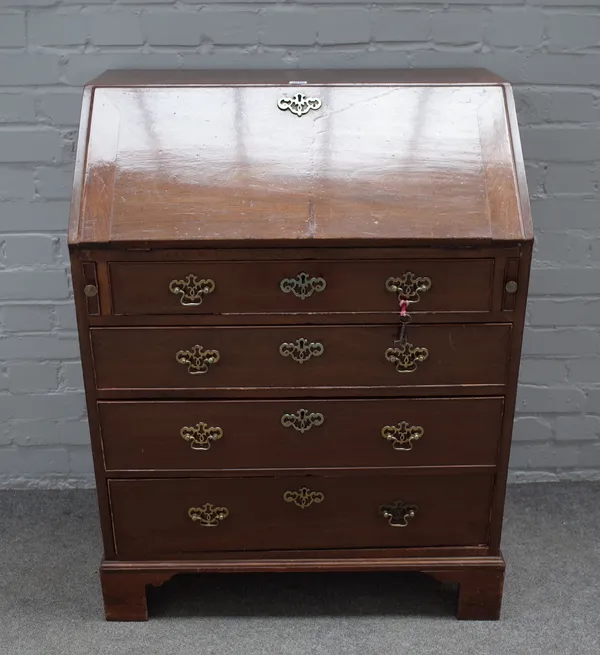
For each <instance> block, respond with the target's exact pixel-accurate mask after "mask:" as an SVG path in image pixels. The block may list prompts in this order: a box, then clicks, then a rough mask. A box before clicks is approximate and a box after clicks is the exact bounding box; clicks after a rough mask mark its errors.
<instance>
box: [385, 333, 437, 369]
mask: <svg viewBox="0 0 600 655" xmlns="http://www.w3.org/2000/svg"><path fill="white" fill-rule="evenodd" d="M428 357H429V351H428V350H427V348H419V347H418V346H413V345H412V343H409V342H408V341H405V342H404V343H402V344H400V345H399V346H398V347H396V348H388V349H387V350H386V351H385V358H386V359H387V361H388V362H391V363H392V364H395V365H396V370H397V371H398V373H414V372H415V371H416V370H417V365H418V364H420V363H421V362H424V361H425V360H426V359H427V358H428Z"/></svg>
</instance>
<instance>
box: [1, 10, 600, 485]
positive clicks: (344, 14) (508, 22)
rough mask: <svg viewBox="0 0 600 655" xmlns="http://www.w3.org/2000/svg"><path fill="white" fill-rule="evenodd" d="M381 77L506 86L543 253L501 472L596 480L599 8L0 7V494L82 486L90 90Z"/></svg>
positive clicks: (599, 417) (599, 422)
mask: <svg viewBox="0 0 600 655" xmlns="http://www.w3.org/2000/svg"><path fill="white" fill-rule="evenodd" d="M377 66H384V67H394V66H395V67H432V66H484V67H487V68H490V69H491V70H493V71H495V72H497V73H499V74H501V75H504V76H505V77H507V78H508V79H509V80H510V81H511V82H513V83H514V85H515V91H516V97H517V102H518V112H519V119H520V123H521V128H522V137H523V145H524V150H525V156H526V159H527V165H528V174H529V180H530V185H531V196H532V200H533V211H534V220H535V228H536V233H537V239H538V241H537V247H536V253H535V270H534V273H533V277H532V284H531V301H530V304H529V311H528V328H527V334H526V338H525V358H524V362H523V367H522V374H521V387H520V394H519V404H518V417H517V420H516V426H515V428H516V429H515V443H514V449H513V457H512V463H511V466H512V477H513V479H520V480H532V479H557V478H562V477H567V478H594V477H596V478H598V477H600V440H599V435H600V197H599V190H598V185H599V181H600V164H599V160H600V0H494V1H492V2H482V1H480V0H460V1H457V2H451V3H442V2H438V1H437V0H424V1H422V2H409V3H404V2H389V1H388V0H379V1H377V0H375V2H374V3H370V2H369V3H367V2H358V1H356V0H329V2H323V3H316V2H311V1H310V0H298V1H297V2H292V1H288V2H273V1H272V2H269V1H266V2H253V1H251V0H221V1H220V2H196V1H195V0H177V1H175V0H91V1H89V2H79V1H78V0H62V1H61V0H0V419H1V422H0V484H3V485H5V486H7V485H13V486H19V485H20V486H23V485H37V486H39V485H55V486H56V485H58V486H61V485H63V486H66V485H72V484H86V483H88V482H89V481H90V480H91V458H90V454H89V445H88V441H89V438H88V433H87V425H86V421H85V409H84V399H83V392H82V384H81V371H80V366H79V363H78V348H77V339H76V333H75V318H74V312H73V305H72V299H71V285H70V281H69V276H68V259H67V250H66V244H65V230H66V227H67V216H68V200H69V195H70V181H71V173H72V166H73V156H74V141H75V135H76V128H77V124H78V121H79V106H80V99H81V85H82V84H83V83H84V82H86V81H87V80H89V79H90V78H91V77H93V76H95V75H96V74H98V73H100V72H102V71H103V70H105V69H107V68H125V67H127V68H135V67H142V68H143V67H145V68H150V67H152V68H184V67H187V68H194V67H202V68H227V67H249V68H270V67H290V68H296V67H309V68H310V67H377Z"/></svg>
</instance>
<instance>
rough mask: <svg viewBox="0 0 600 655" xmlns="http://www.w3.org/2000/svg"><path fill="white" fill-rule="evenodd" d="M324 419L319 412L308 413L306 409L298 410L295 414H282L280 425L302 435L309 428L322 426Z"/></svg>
mask: <svg viewBox="0 0 600 655" xmlns="http://www.w3.org/2000/svg"><path fill="white" fill-rule="evenodd" d="M323 421H325V417H324V416H323V414H321V413H320V412H309V411H308V410H307V409H299V410H298V411H297V412H296V413H295V414H284V415H283V416H282V417H281V425H283V427H284V428H294V430H297V431H298V432H300V433H301V434H304V433H305V432H307V431H308V430H310V429H311V428H316V427H318V426H319V425H323Z"/></svg>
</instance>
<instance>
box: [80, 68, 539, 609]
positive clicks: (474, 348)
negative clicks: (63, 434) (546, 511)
mask: <svg viewBox="0 0 600 655" xmlns="http://www.w3.org/2000/svg"><path fill="white" fill-rule="evenodd" d="M298 94H302V95H304V96H306V97H307V98H311V99H314V100H313V102H312V107H313V109H310V110H307V111H304V110H305V109H307V105H302V104H301V102H300V104H298V105H297V106H295V107H294V108H295V109H296V113H294V112H292V111H289V110H287V109H286V110H285V111H282V102H281V98H293V97H294V96H297V95H298ZM299 100H300V99H299ZM284 104H285V103H284ZM317 105H318V108H317ZM532 236H533V235H532V228H531V217H530V209H529V203H528V199H527V186H526V180H525V175H524V165H523V158H522V154H521V150H520V145H519V138H518V129H517V122H516V116H515V109H514V102H513V99H512V91H511V88H510V85H508V84H507V83H506V82H504V81H503V80H501V79H500V78H498V77H497V76H495V75H493V74H491V73H488V72H486V71H481V70H473V71H451V70H446V71H415V70H409V71H398V70H383V71H301V70H286V71H283V70H279V71H270V72H267V71H168V72H167V71H162V72H159V71H154V72H152V71H129V72H127V71H116V72H109V73H106V74H105V75H103V76H101V77H100V78H99V79H98V80H96V81H95V82H92V83H91V84H90V85H88V86H87V87H86V89H85V92H84V103H83V112H82V123H81V130H80V136H79V146H78V154H77V163H76V168H75V184H74V193H73V203H72V209H71V221H70V229H69V244H70V251H71V264H72V276H73V290H74V296H75V300H76V305H77V318H78V325H79V331H80V343H81V351H82V361H83V371H84V379H85V387H86V396H87V409H88V416H89V422H90V428H91V436H92V451H93V456H94V467H95V474H96V481H97V492H98V499H99V505H100V521H101V524H102V536H103V541H104V560H103V563H102V567H101V582H102V589H103V594H104V601H105V608H106V617H107V618H108V619H113V620H143V619H146V618H147V606H146V586H147V585H160V584H162V583H163V582H165V581H166V580H168V579H169V578H170V577H171V576H172V575H175V574H178V573H186V572H217V571H218V572H226V571H355V570H356V571H374V570H381V571H384V570H385V571H399V570H414V571H422V572H425V573H428V574H429V575H431V576H433V577H435V578H436V579H438V580H440V581H443V582H454V583H458V584H459V586H460V593H459V596H458V612H457V613H458V617H459V618H467V619H497V618H498V616H499V612H500V601H501V598H502V581H503V572H504V561H503V559H502V556H501V553H500V537H501V529H502V516H503V504H504V496H505V487H506V480H507V469H508V460H509V452H510V442H511V433H512V423H513V418H514V409H515V402H516V389H517V380H518V372H519V357H520V349H521V341H522V335H523V325H524V318H525V308H526V301H527V285H528V279H529V268H530V264H531V253H532ZM407 312H408V316H407ZM401 373H406V374H401ZM417 441H418V442H417ZM213 442H214V443H213ZM195 451H203V452H195ZM294 505H295V506H294ZM204 528H210V529H206V530H205V529H204Z"/></svg>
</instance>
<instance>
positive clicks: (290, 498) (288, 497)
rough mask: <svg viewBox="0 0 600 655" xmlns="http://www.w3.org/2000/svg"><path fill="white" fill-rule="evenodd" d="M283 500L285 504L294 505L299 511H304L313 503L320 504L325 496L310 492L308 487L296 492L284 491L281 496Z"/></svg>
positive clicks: (318, 492)
mask: <svg viewBox="0 0 600 655" xmlns="http://www.w3.org/2000/svg"><path fill="white" fill-rule="evenodd" d="M283 500H285V502H286V503H294V505H297V506H298V507H299V508H300V509H306V508H307V507H310V506H311V505H312V504H313V503H322V502H323V501H324V500H325V494H323V493H321V492H320V491H311V490H310V489H309V488H308V487H300V489H298V491H286V492H285V493H284V494H283Z"/></svg>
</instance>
